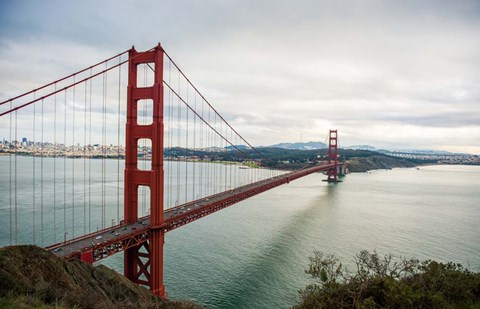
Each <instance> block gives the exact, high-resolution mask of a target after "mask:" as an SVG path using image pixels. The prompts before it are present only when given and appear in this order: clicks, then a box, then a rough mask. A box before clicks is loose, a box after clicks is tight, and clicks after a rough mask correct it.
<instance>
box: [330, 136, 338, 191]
mask: <svg viewBox="0 0 480 309" xmlns="http://www.w3.org/2000/svg"><path fill="white" fill-rule="evenodd" d="M337 141H338V140H337V130H330V134H329V139H328V156H327V158H328V164H334V166H333V167H331V168H329V169H328V171H327V176H328V178H327V181H328V182H337V181H338V179H337V175H338V148H337V144H338V143H337Z"/></svg>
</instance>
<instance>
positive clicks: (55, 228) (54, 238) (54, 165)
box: [53, 83, 57, 243]
mask: <svg viewBox="0 0 480 309" xmlns="http://www.w3.org/2000/svg"><path fill="white" fill-rule="evenodd" d="M56 90H57V84H56V83H55V91H56ZM53 242H54V243H57V94H55V98H54V112H53Z"/></svg>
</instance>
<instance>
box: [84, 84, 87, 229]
mask: <svg viewBox="0 0 480 309" xmlns="http://www.w3.org/2000/svg"><path fill="white" fill-rule="evenodd" d="M83 99H84V102H83V235H85V234H87V81H85V96H84V98H83Z"/></svg>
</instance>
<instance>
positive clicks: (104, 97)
mask: <svg viewBox="0 0 480 309" xmlns="http://www.w3.org/2000/svg"><path fill="white" fill-rule="evenodd" d="M106 67H107V64H106V63H105V68H106ZM102 99H103V100H102V103H103V105H102V107H103V110H102V228H105V223H106V218H105V188H106V186H105V180H106V179H105V173H106V171H105V168H106V160H105V156H106V144H107V143H106V125H107V124H106V120H107V118H106V112H107V102H106V100H107V73H106V72H105V73H104V74H103V96H102Z"/></svg>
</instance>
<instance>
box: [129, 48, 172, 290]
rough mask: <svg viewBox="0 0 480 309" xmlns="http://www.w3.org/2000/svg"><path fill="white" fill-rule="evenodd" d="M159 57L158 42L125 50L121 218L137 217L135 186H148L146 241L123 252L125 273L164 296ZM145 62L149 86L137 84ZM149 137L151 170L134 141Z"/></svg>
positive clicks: (161, 88) (160, 62)
mask: <svg viewBox="0 0 480 309" xmlns="http://www.w3.org/2000/svg"><path fill="white" fill-rule="evenodd" d="M163 56H164V51H163V49H162V47H161V46H160V44H158V46H157V47H155V48H154V49H152V50H149V51H146V52H137V51H136V50H135V48H133V47H132V49H131V50H130V52H129V61H128V63H129V73H128V89H127V124H126V152H125V187H124V201H125V203H124V219H125V223H126V224H129V223H134V222H136V221H137V220H138V189H139V186H148V187H149V188H150V225H151V230H150V233H149V237H148V240H147V241H144V242H141V243H139V244H137V245H136V246H134V247H131V248H129V249H127V250H126V251H125V256H124V269H125V276H126V277H127V278H129V279H130V280H131V281H133V282H136V283H138V284H141V285H146V286H149V287H150V290H151V291H152V292H153V293H154V294H155V295H158V296H160V297H163V298H164V297H166V294H165V287H164V285H163V244H164V232H163V230H162V229H161V226H162V224H163V206H164V205H163V196H164V192H163V181H164V178H163V174H164V172H163V144H164V141H163V132H164V128H163V116H164V114H163V106H164V104H163ZM139 64H148V65H150V66H151V67H153V69H154V83H153V85H152V86H150V87H138V86H137V68H138V65H139ZM139 100H151V102H149V103H152V105H153V119H152V123H151V124H149V125H139V124H138V121H137V115H138V113H137V107H138V101H139ZM142 138H146V139H150V140H151V143H152V164H151V166H152V167H151V170H139V169H138V165H137V163H138V153H137V152H138V141H139V139H142Z"/></svg>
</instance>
